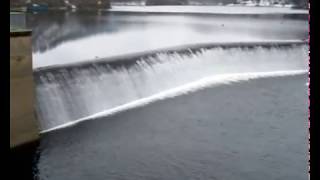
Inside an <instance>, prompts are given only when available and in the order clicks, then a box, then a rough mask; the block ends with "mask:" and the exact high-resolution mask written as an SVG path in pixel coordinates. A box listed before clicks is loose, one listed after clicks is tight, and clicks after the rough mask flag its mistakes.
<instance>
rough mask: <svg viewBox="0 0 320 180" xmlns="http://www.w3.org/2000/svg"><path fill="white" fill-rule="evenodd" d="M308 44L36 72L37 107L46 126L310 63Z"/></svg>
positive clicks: (212, 51)
mask: <svg viewBox="0 0 320 180" xmlns="http://www.w3.org/2000/svg"><path fill="white" fill-rule="evenodd" d="M307 52H308V51H307V45H291V46H288V47H277V46H274V47H273V46H272V44H271V46H270V47H268V48H267V47H259V46H256V47H254V48H246V47H237V48H227V49H222V48H219V47H217V48H213V49H202V50H201V51H199V52H195V53H190V54H179V53H173V54H166V53H158V54H156V55H153V56H151V57H148V56H147V57H144V58H138V59H132V60H131V61H134V63H130V65H129V63H123V64H120V65H119V64H116V65H113V64H112V63H99V64H95V63H92V64H88V65H86V66H84V65H82V66H72V67H65V68H64V67H59V68H51V69H46V70H41V71H38V72H36V82H37V87H36V92H37V107H38V108H37V110H38V114H39V118H40V119H41V129H42V130H47V129H50V128H54V127H55V126H59V125H62V124H65V123H68V122H71V121H75V120H78V119H80V118H84V117H86V116H89V115H92V114H95V113H98V112H101V111H103V110H106V109H111V108H115V107H117V106H119V105H123V104H126V103H129V102H131V101H135V100H138V99H141V98H145V97H148V96H151V95H154V94H157V93H160V92H162V91H164V90H168V89H172V88H175V87H179V86H181V85H184V84H186V83H188V82H193V81H197V80H199V79H201V78H205V77H207V76H213V75H229V74H239V73H257V72H273V71H292V70H305V71H306V70H307V69H308V54H307Z"/></svg>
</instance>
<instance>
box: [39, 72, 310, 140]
mask: <svg viewBox="0 0 320 180" xmlns="http://www.w3.org/2000/svg"><path fill="white" fill-rule="evenodd" d="M307 73H308V71H307V70H290V71H273V72H252V73H232V74H223V75H214V76H209V77H206V78H202V79H200V80H198V81H194V82H191V83H188V84H185V85H182V86H179V87H176V88H172V89H169V90H165V91H162V92H160V93H157V94H154V95H151V96H149V97H145V98H141V99H138V100H135V101H132V102H129V103H126V104H123V105H120V106H117V107H115V108H111V109H107V110H105V111H102V112H99V113H95V114H93V115H90V116H86V117H83V118H80V119H77V120H74V121H72V122H68V123H64V124H61V125H58V126H55V127H53V128H50V129H46V130H43V131H41V132H40V133H41V134H42V133H47V132H51V131H54V130H58V129H62V128H67V127H70V126H74V125H76V124H78V123H80V122H83V121H87V120H93V119H96V118H99V117H106V116H110V115H113V114H116V113H119V112H123V111H126V110H129V109H134V108H137V107H142V106H145V105H148V104H150V103H153V102H156V101H159V100H164V99H168V98H173V97H176V96H180V95H183V94H188V93H191V92H195V91H198V90H201V89H204V88H207V87H211V86H215V85H223V84H231V83H234V82H241V81H249V80H252V79H259V78H268V77H282V76H294V75H301V74H307Z"/></svg>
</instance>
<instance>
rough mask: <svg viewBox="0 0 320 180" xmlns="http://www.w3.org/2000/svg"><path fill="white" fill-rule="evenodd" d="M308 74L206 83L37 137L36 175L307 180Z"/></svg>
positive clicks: (55, 178) (78, 179)
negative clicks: (181, 93)
mask: <svg viewBox="0 0 320 180" xmlns="http://www.w3.org/2000/svg"><path fill="white" fill-rule="evenodd" d="M306 80H307V75H298V76H291V77H290V76H288V77H278V78H263V79H257V80H252V81H249V82H241V83H234V84H230V85H223V86H219V87H214V88H207V89H204V90H201V91H198V92H195V93H191V94H188V95H184V96H179V97H176V98H173V99H167V100H163V101H158V102H155V103H153V104H150V105H148V106H145V107H141V108H136V109H132V110H129V111H127V112H122V113H119V114H116V115H113V116H110V117H106V118H99V119H96V120H93V121H87V122H84V123H80V124H78V125H77V126H74V127H72V128H66V129H62V130H59V131H55V132H51V133H48V134H44V135H42V139H41V146H40V148H41V154H40V160H39V163H38V165H37V166H38V169H39V174H38V175H39V177H40V179H50V180H85V179H92V180H99V179H112V180H115V179H122V180H125V179H128V180H150V179H157V180H162V179H175V180H186V179H190V180H191V179H192V180H194V179H199V180H208V179H210V180H221V179H237V180H242V179H243V180H256V179H260V180H270V179H273V180H276V179H282V180H293V179H294V180H307V179H308V159H307V158H308V156H307V152H308V129H307V127H308V126H307V125H308V123H307V118H308V111H307V106H308V103H307V100H308V96H307V91H306V86H305V82H306Z"/></svg>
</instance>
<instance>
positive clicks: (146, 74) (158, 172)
mask: <svg viewBox="0 0 320 180" xmlns="http://www.w3.org/2000/svg"><path fill="white" fill-rule="evenodd" d="M150 8H151V9H152V8H153V10H154V9H156V10H157V11H158V12H157V13H154V12H153V13H150V12H149V13H147V12H146V10H147V9H145V7H138V9H137V7H135V8H134V7H114V8H113V10H111V11H107V12H101V11H99V12H54V11H52V12H51V11H49V12H47V13H39V14H28V16H27V26H28V27H30V28H32V29H33V67H34V80H35V83H36V87H35V90H36V109H37V115H38V119H39V122H40V129H41V132H42V134H41V143H40V147H39V149H38V150H39V159H38V161H37V164H36V168H35V169H37V170H38V171H37V173H36V175H37V176H38V177H39V179H51V180H55V179H56V180H61V179H70V180H73V179H77V180H79V179H80V180H81V179H97V180H100V179H128V180H132V179H136V180H143V179H145V180H150V179H243V180H248V179H286V180H291V179H301V180H302V179H303V180H304V179H307V173H308V170H307V164H308V160H307V153H308V150H307V144H308V139H307V138H308V136H307V134H308V130H307V99H308V97H307V84H306V81H307V71H308V60H309V57H308V44H307V42H306V39H307V38H308V21H307V20H308V16H307V14H306V13H305V10H292V9H288V8H285V9H281V8H280V9H279V8H278V9H272V8H271V9H270V8H263V9H259V8H249V7H244V8H241V7H232V8H227V7H208V8H207V7H191V6H190V7H189V9H188V11H189V13H188V12H184V10H183V9H181V8H180V9H179V8H175V7H170V8H169V9H163V8H162V9H161V7H149V10H148V11H150ZM190 8H191V9H190ZM227 9H229V10H230V11H228V10H227ZM165 10H166V11H168V10H170V11H171V12H164V11H165ZM173 10H174V11H177V12H172V11H173ZM129 11H131V12H129ZM133 11H139V12H133ZM178 11H179V12H178ZM190 11H193V12H192V13H190ZM201 11H203V12H201ZM208 11H210V12H211V11H215V12H211V13H208ZM221 11H223V12H227V13H224V14H223V15H222V14H220V13H221ZM249 11H250V12H249ZM169 98H171V99H169ZM142 106H143V107H142ZM119 112H121V113H119ZM116 113H117V114H116ZM92 119H95V120H94V121H86V123H79V122H83V121H85V120H92ZM75 124H77V125H76V126H73V127H70V128H64V127H68V126H71V125H75ZM57 129H59V130H57ZM53 130H57V131H53Z"/></svg>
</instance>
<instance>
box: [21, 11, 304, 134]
mask: <svg viewBox="0 0 320 180" xmlns="http://www.w3.org/2000/svg"><path fill="white" fill-rule="evenodd" d="M114 10H116V9H114ZM277 11H279V9H277ZM284 12H285V11H284ZM289 14H290V13H289ZM49 17H50V18H49ZM305 18H306V17H304V15H303V14H302V15H301V14H300V13H298V14H296V15H292V14H291V15H288V14H286V13H284V14H272V13H271V14H268V13H265V12H264V13H262V14H259V15H242V16H239V14H231V15H224V16H221V15H219V14H211V15H205V16H204V15H197V14H185V13H176V14H166V13H160V14H153V13H151V14H145V13H143V14H140V13H127V12H98V14H95V13H80V12H66V13H62V12H48V13H47V14H41V13H40V14H29V15H28V18H27V25H28V26H29V27H32V28H33V29H34V30H33V51H34V52H33V59H34V62H33V66H34V69H35V79H36V94H37V104H36V107H37V114H38V118H39V119H40V127H41V130H42V131H48V130H50V129H54V128H56V127H61V126H63V125H64V124H68V123H71V122H76V121H78V120H79V119H83V118H84V119H85V118H86V117H87V116H90V115H93V114H96V113H99V112H101V111H105V110H107V109H112V108H115V107H117V106H120V105H124V104H127V103H130V102H132V101H136V100H138V99H141V98H146V97H149V96H151V95H155V94H157V93H160V92H162V91H164V90H169V89H172V88H175V87H179V86H182V85H184V84H186V83H190V82H194V81H197V80H200V79H201V78H205V77H207V76H214V75H230V74H239V73H258V72H262V73H265V72H273V71H291V70H293V71H295V70H304V71H307V69H308V48H307V45H306V44H303V43H302V44H301V43H300V44H299V43H298V44H297V43H295V42H296V41H299V40H300V41H301V40H305V39H306V38H307V21H306V19H305ZM237 42H242V43H244V44H237ZM277 42H282V43H287V45H283V46H282V45H277ZM290 42H292V44H290ZM212 43H215V46H214V47H211V48H209V47H206V45H205V46H204V47H202V44H212ZM223 43H227V45H226V46H222V44H223ZM228 43H229V45H228ZM250 43H251V45H250ZM264 43H266V44H267V46H262V45H259V44H264ZM187 44H189V45H187ZM219 44H221V45H220V46H219ZM232 44H234V45H232ZM183 45H184V46H183ZM174 46H182V47H181V48H180V50H179V51H178V50H175V49H176V48H175V47H174ZM192 46H195V48H194V49H193V50H192V51H190V52H188V51H189V49H190V47H192ZM173 47H174V48H173ZM163 48H166V50H162V51H158V50H159V49H163ZM141 54H142V55H141ZM98 62H99V63H98ZM57 65H58V66H57Z"/></svg>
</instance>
